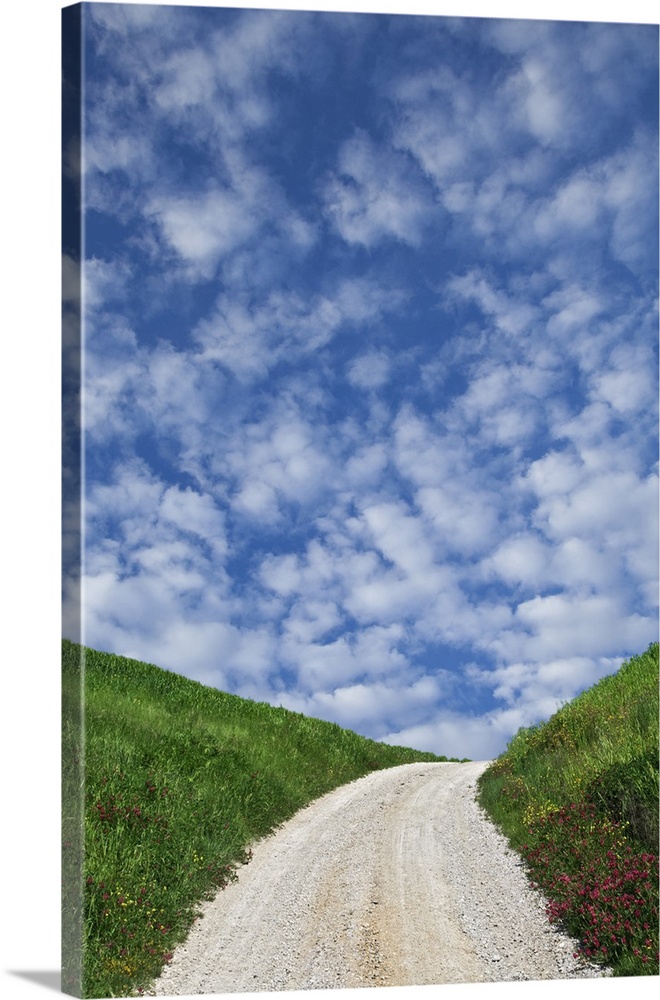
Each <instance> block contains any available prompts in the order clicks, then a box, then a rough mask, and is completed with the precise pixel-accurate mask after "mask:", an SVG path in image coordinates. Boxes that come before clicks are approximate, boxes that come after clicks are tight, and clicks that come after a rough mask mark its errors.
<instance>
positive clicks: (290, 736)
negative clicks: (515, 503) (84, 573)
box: [62, 640, 447, 997]
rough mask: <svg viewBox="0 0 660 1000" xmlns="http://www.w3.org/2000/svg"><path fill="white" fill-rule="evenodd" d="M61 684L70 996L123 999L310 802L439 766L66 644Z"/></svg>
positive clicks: (426, 757) (430, 757)
mask: <svg viewBox="0 0 660 1000" xmlns="http://www.w3.org/2000/svg"><path fill="white" fill-rule="evenodd" d="M83 662H84V669H82V668H81V664H82V663H83ZM62 684H63V931H64V933H63V965H64V975H63V986H62V988H63V990H64V991H65V992H70V993H73V994H74V995H76V994H78V991H79V990H80V989H81V988H82V995H83V996H86V997H113V996H130V995H137V994H138V993H139V990H140V988H141V987H144V986H146V984H147V983H148V982H149V981H150V980H151V979H152V978H154V977H155V976H156V975H157V974H158V973H159V971H160V969H161V968H162V965H163V963H164V962H166V961H167V960H168V958H169V957H170V956H171V952H172V949H173V948H174V946H175V945H176V944H177V943H178V942H179V941H181V940H183V939H184V938H185V936H186V934H187V931H188V929H189V928H190V925H191V923H192V921H193V919H194V917H195V914H196V912H197V911H198V906H199V903H200V901H201V900H203V899H205V898H209V897H211V896H213V895H214V894H215V893H216V892H217V891H218V889H220V888H221V887H223V886H224V885H226V884H227V883H228V882H229V881H231V880H232V879H234V878H235V877H236V868H237V866H239V865H240V864H242V863H244V862H246V861H247V860H249V844H250V843H251V842H253V841H254V840H255V839H256V838H258V837H260V836H262V835H264V834H266V833H268V832H269V831H271V830H273V829H274V828H275V827H276V826H278V825H279V824H280V823H282V822H283V821H284V820H286V819H287V818H289V817H290V816H291V815H293V813H295V812H296V811H297V810H298V809H300V808H301V807H302V806H304V805H306V804H307V803H308V802H310V801H311V800H312V799H315V798H317V797H318V796H320V795H323V794H324V793H325V792H327V791H330V790H331V789H333V788H335V787H337V786H338V785H341V784H344V783H345V782H348V781H352V780H354V779H355V778H358V777H361V776H362V775H364V774H366V773H368V772H369V771H372V770H375V769H378V768H385V767H393V766H395V765H398V764H408V763H413V762H415V761H442V760H447V758H446V757H436V756H435V755H434V754H430V753H421V752H417V751H415V750H410V749H407V748H403V747H392V746H387V745H385V744H382V743H376V742H374V741H373V740H368V739H365V738H364V737H362V736H358V735H357V734H356V733H354V732H351V731H350V730H346V729H342V728H340V727H339V726H337V725H334V724H332V723H329V722H322V721H320V720H319V719H312V718H308V717H306V716H304V715H301V714H299V713H296V712H290V711H287V710H286V709H283V708H273V707H271V706H270V705H267V704H264V703H257V702H253V701H248V700H245V699H243V698H239V697H237V696H235V695H230V694H226V693H224V692H222V691H218V690H215V689H213V688H208V687H205V686H203V685H202V684H198V683H197V682H195V681H191V680H187V679H186V678H184V677H181V676H179V675H178V674H175V673H172V672H170V671H166V670H162V669H160V668H158V667H156V666H153V665H151V664H146V663H140V662H138V661H136V660H130V659H126V658H124V657H120V656H114V655H111V654H107V653H100V652H97V651H95V650H92V649H87V648H82V647H80V646H77V645H75V644H74V643H71V642H68V641H66V640H65V641H64V643H63V672H62ZM83 701H84V724H83V713H82V707H81V706H82V704H83ZM81 938H82V940H83V947H82V949H81V948H80V947H79V940H80V939H81ZM81 984H82V986H81Z"/></svg>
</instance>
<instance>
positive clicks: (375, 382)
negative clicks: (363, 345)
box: [348, 350, 391, 389]
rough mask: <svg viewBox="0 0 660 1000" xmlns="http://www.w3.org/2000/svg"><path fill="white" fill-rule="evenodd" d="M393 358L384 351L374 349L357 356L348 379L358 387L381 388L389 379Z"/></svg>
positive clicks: (351, 365) (349, 371) (349, 368)
mask: <svg viewBox="0 0 660 1000" xmlns="http://www.w3.org/2000/svg"><path fill="white" fill-rule="evenodd" d="M390 371H391V359H390V357H389V355H388V354H386V353H385V352H384V351H376V350H372V351H369V352H368V353H366V354H361V355H359V356H358V357H357V358H355V359H354V360H353V361H352V362H351V363H350V365H349V367H348V379H349V382H351V383H352V384H353V385H355V386H356V387H357V388H358V389H381V388H382V387H383V386H384V385H386V383H387V382H388V381H389V378H390Z"/></svg>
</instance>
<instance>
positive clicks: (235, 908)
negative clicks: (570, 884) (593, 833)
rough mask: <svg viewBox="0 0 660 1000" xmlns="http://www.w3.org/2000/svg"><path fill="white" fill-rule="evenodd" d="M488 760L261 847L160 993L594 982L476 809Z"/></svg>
mask: <svg viewBox="0 0 660 1000" xmlns="http://www.w3.org/2000/svg"><path fill="white" fill-rule="evenodd" d="M485 766H486V764H485V763H469V764H454V763H446V764H406V765H404V766H403V767H395V768H391V769H388V770H384V771H378V772H376V773H374V774H370V775H367V776H366V777H365V778H361V779H359V780H358V781H355V782H352V783H351V784H350V785H345V786H343V787H341V788H338V789H336V790H335V791H334V792H331V793H329V794H328V795H325V796H324V797H323V798H321V799H318V800H317V801H316V802H313V803H312V804H311V805H310V806H308V807H307V808H306V809H303V810H301V811H300V812H299V813H297V814H296V816H294V817H293V818H292V819H291V820H290V821H289V822H287V823H286V824H284V826H282V827H281V828H280V829H279V830H278V831H277V832H276V833H275V834H274V835H272V836H270V837H267V838H266V839H264V840H262V841H260V842H259V843H257V844H256V845H254V846H253V853H254V856H253V859H252V861H251V862H250V863H249V865H247V866H245V867H243V868H241V869H240V872H239V880H238V882H235V883H233V884H231V885H230V886H228V887H227V888H226V889H225V890H223V891H222V892H220V893H219V894H218V896H217V897H216V898H215V900H213V902H211V903H207V904H205V906H204V916H203V918H201V919H199V920H198V921H197V922H196V923H195V925H194V926H193V928H192V930H191V933H190V935H189V937H188V940H187V941H186V942H185V944H183V945H181V946H180V947H179V948H178V949H177V950H176V952H175V954H174V958H173V960H172V962H171V964H170V965H169V966H167V967H166V968H165V969H164V971H163V973H162V975H161V977H160V978H159V979H158V980H157V982H156V984H155V986H154V989H153V991H152V992H153V994H154V995H165V996H176V995H182V994H183V995H186V994H195V993H239V992H251V991H273V990H309V989H333V988H341V987H361V986H411V985H424V984H440V983H477V982H495V981H512V980H530V979H537V980H538V979H562V978H564V979H565V978H577V977H587V976H588V977H592V976H594V975H599V974H601V973H598V972H596V970H594V969H590V968H585V967H584V966H583V965H582V964H580V962H579V961H577V960H575V959H574V958H573V957H572V956H573V952H574V951H575V942H573V941H571V940H570V939H569V938H566V937H565V936H563V935H562V934H560V933H559V932H557V931H556V930H554V929H553V928H552V927H550V925H549V924H548V922H547V920H546V917H545V914H544V911H543V901H542V900H541V898H540V897H539V896H538V894H537V893H535V892H534V891H533V890H531V889H530V888H529V886H528V883H527V880H526V878H525V876H524V873H523V871H522V868H521V866H520V863H519V861H518V859H517V856H516V855H515V854H513V853H512V852H510V851H509V850H508V848H507V847H506V842H505V841H504V840H503V838H502V837H501V836H500V835H499V834H498V833H497V831H496V830H495V828H494V827H493V826H492V824H491V823H490V822H489V821H487V820H486V819H485V817H484V815H483V813H482V812H481V810H480V809H479V807H478V806H477V805H476V803H475V801H474V798H475V782H476V779H477V777H478V775H479V774H480V773H481V771H482V770H483V769H484V767H485Z"/></svg>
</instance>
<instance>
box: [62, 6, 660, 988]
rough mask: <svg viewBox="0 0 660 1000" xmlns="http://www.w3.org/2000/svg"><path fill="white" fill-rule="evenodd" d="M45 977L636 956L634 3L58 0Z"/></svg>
mask: <svg viewBox="0 0 660 1000" xmlns="http://www.w3.org/2000/svg"><path fill="white" fill-rule="evenodd" d="M62 23H63V49H62V56H63V58H62V66H63V72H62V86H63V103H62V106H63V140H62V154H63V160H62V162H63V168H62V205H63V227H62V232H63V265H62V275H63V366H62V370H63V380H62V400H63V523H62V540H63V644H62V751H63V752H62V767H63V770H62V789H63V796H62V829H63V832H62V873H63V890H62V891H63V898H62V918H63V919H62V951H63V989H64V990H65V992H67V993H69V994H71V995H74V996H79V997H133V996H154V995H155V996H179V995H184V996H185V995H191V994H192V995H195V994H233V993H243V992H273V991H291V990H312V989H314V990H332V989H341V988H353V987H357V988H359V987H371V988H378V987H385V986H389V987H392V986H393V987H406V986H418V985H430V984H434V985H444V984H450V983H486V984H487V983H495V982H500V983H502V982H513V981H535V980H553V979H555V980H574V979H580V980H582V981H585V982H586V981H587V980H597V979H603V978H605V977H611V976H627V977H646V976H657V975H658V641H657V640H658V627H657V626H658V620H657V596H658V544H657V533H658V532H657V529H658V517H657V512H658V464H657V461H658V434H657V430H658V406H657V402H658V352H657V332H658V26H657V25H651V24H625V23H618V24H613V23H597V22H560V21H548V20H546V21H543V20H523V19H521V20H513V19H498V18H476V17H445V16H435V15H417V14H384V13H383V14H377V13H355V12H354V13H351V12H338V11H337V12H332V11H314V10H308V11H288V10H272V9H267V10H260V9H243V8H240V7H230V6H202V7H189V6H170V5H158V4H155V5H153V4H148V5H147V4H145V5H140V4H137V5H136V4H122V3H82V4H75V5H72V6H69V7H66V8H65V9H64V10H63V22H62Z"/></svg>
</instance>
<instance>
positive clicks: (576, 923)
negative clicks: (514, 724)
mask: <svg viewBox="0 0 660 1000" xmlns="http://www.w3.org/2000/svg"><path fill="white" fill-rule="evenodd" d="M479 802H480V804H481V805H482V807H483V808H484V809H485V810H486V812H487V813H488V815H489V816H490V817H491V819H493V820H494V822H495V823H496V824H497V825H498V826H499V827H500V829H501V830H502V832H503V833H504V834H505V835H506V836H507V838H508V839H509V842H510V843H511V845H512V846H513V847H514V848H515V849H516V850H517V851H519V852H520V853H521V855H522V857H523V859H524V860H525V863H526V865H527V869H528V872H529V877H530V879H531V880H532V882H533V884H535V885H536V886H538V888H539V889H540V890H542V892H543V894H544V896H545V898H546V899H547V900H548V904H547V907H546V913H547V916H548V918H549V920H550V921H552V922H555V923H557V924H560V925H562V926H563V927H565V928H566V929H567V930H568V931H569V933H571V934H572V935H574V936H575V937H576V938H578V939H579V940H580V941H581V946H580V951H581V952H582V954H583V955H584V956H585V957H587V958H588V959H590V960H591V961H598V962H601V963H604V964H606V965H607V966H609V967H610V968H611V969H612V971H613V974H614V975H619V976H640V975H657V974H658V644H657V643H655V644H653V645H651V646H649V648H648V650H647V651H646V652H645V653H644V654H642V655H641V656H636V657H633V658H632V659H630V660H628V661H626V662H625V663H624V664H623V665H622V666H621V668H620V669H619V671H618V672H617V673H616V674H613V675H611V676H608V677H605V678H603V680H601V681H600V682H599V683H598V684H596V685H595V686H594V687H592V688H590V689H589V690H588V691H585V692H583V693H582V694H581V695H579V696H578V697H577V698H575V699H574V700H573V701H572V702H570V703H569V704H567V705H565V706H563V708H561V709H560V710H559V711H558V712H557V713H556V714H555V715H553V716H552V718H550V719H549V720H548V721H547V722H546V723H544V724H543V725H539V726H536V727H533V728H531V729H524V730H521V731H519V732H518V733H517V735H516V736H515V737H514V739H513V740H512V741H511V743H510V744H509V747H508V749H507V751H506V752H505V753H504V754H503V755H502V756H500V757H499V758H498V759H497V760H496V761H494V762H493V763H492V764H491V765H490V767H489V768H488V769H487V770H486V771H485V772H484V774H483V775H482V776H481V778H480V781H479Z"/></svg>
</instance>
